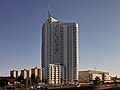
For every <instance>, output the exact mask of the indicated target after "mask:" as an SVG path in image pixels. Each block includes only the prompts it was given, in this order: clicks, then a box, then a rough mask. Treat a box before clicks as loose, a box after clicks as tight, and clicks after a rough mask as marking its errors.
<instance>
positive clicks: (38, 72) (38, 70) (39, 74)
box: [31, 66, 42, 81]
mask: <svg viewBox="0 0 120 90" xmlns="http://www.w3.org/2000/svg"><path fill="white" fill-rule="evenodd" d="M32 74H34V75H35V77H39V80H40V81H42V68H38V67H37V66H36V67H35V68H32V69H31V75H32Z"/></svg>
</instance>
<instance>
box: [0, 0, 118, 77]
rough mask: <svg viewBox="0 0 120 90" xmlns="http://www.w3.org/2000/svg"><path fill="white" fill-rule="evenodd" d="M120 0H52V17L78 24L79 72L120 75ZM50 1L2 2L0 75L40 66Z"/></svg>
mask: <svg viewBox="0 0 120 90" xmlns="http://www.w3.org/2000/svg"><path fill="white" fill-rule="evenodd" d="M119 3H120V0H50V9H51V14H52V16H54V17H55V18H57V19H58V20H60V21H64V22H76V23H78V25H79V31H78V32H79V33H78V36H79V55H78V57H79V58H78V59H79V63H78V64H79V70H94V69H96V70H101V71H107V72H110V75H112V76H116V75H117V76H120V70H119V66H120V65H119V64H120V40H119V39H120V10H119V9H120V5H119ZM47 12H48V0H0V76H8V75H9V71H10V70H13V69H15V70H21V69H24V68H25V69H31V68H34V67H35V66H38V67H41V40H42V39H41V37H42V34H41V33H42V25H43V23H44V22H45V20H46V19H47V18H48V14H47Z"/></svg>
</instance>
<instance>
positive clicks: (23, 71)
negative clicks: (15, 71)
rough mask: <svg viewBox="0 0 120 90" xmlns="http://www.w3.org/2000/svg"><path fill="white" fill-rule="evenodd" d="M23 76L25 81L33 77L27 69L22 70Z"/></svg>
mask: <svg viewBox="0 0 120 90" xmlns="http://www.w3.org/2000/svg"><path fill="white" fill-rule="evenodd" d="M21 76H23V77H24V79H27V78H29V77H31V74H30V70H26V69H24V70H21Z"/></svg>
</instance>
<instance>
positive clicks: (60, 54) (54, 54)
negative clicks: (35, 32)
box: [41, 11, 78, 83]
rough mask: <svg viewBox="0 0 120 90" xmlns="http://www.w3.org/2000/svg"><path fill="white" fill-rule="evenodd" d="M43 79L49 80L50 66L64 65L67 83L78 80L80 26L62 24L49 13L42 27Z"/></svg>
mask: <svg viewBox="0 0 120 90" xmlns="http://www.w3.org/2000/svg"><path fill="white" fill-rule="evenodd" d="M41 60H42V68H43V69H44V70H43V79H49V76H48V75H49V69H48V66H49V64H57V63H59V64H60V65H63V66H64V68H65V79H66V83H73V82H74V80H76V79H77V78H78V76H77V67H78V65H77V64H78V24H77V23H66V22H61V21H59V20H57V19H55V18H53V17H52V16H51V14H50V11H48V19H47V20H46V21H45V23H43V27H42V59H41Z"/></svg>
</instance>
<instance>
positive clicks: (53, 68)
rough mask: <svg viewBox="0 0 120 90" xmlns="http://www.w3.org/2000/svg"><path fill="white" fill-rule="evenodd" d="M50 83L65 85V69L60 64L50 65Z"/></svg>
mask: <svg viewBox="0 0 120 90" xmlns="http://www.w3.org/2000/svg"><path fill="white" fill-rule="evenodd" d="M48 67H49V71H48V72H49V74H48V82H49V84H63V83H64V67H63V66H62V65H59V64H49V66H48Z"/></svg>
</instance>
